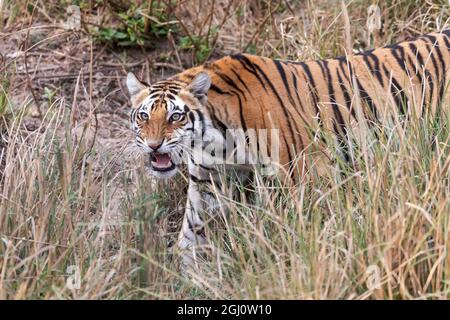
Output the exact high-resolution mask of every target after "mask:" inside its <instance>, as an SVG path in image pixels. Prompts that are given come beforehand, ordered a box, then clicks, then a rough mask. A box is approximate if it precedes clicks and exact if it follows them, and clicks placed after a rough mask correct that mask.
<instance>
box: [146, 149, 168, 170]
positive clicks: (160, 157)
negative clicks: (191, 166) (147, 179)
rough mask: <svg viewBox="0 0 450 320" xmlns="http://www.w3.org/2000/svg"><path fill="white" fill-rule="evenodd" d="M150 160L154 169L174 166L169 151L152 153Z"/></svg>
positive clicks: (165, 168)
mask: <svg viewBox="0 0 450 320" xmlns="http://www.w3.org/2000/svg"><path fill="white" fill-rule="evenodd" d="M150 161H151V165H152V167H153V169H156V170H169V169H173V167H174V164H173V162H172V158H171V157H170V154H169V153H154V154H152V155H151V156H150Z"/></svg>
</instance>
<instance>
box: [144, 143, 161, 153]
mask: <svg viewBox="0 0 450 320" xmlns="http://www.w3.org/2000/svg"><path fill="white" fill-rule="evenodd" d="M162 144H163V141H160V142H156V143H155V142H151V143H148V144H147V145H148V146H149V148H150V149H153V151H156V150H158V149H159V148H160V147H161V145H162Z"/></svg>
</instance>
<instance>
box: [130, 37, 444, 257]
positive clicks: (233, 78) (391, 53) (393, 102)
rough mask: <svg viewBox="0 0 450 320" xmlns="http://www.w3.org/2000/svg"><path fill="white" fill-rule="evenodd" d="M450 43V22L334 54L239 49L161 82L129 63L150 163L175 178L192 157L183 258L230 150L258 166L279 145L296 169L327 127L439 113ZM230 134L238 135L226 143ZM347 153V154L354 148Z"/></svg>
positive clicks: (282, 160) (137, 127)
mask: <svg viewBox="0 0 450 320" xmlns="http://www.w3.org/2000/svg"><path fill="white" fill-rule="evenodd" d="M449 50H450V30H447V31H442V32H439V33H431V34H427V35H423V36H420V37H418V38H416V39H413V40H411V41H405V42H401V43H398V44H394V45H390V46H386V47H383V48H379V49H375V50H370V51H366V52H364V53H360V54H356V55H354V56H351V57H350V56H349V57H339V58H336V59H328V60H319V61H310V62H294V61H281V60H272V59H268V58H264V57H259V56H253V55H247V54H236V55H232V56H226V57H224V58H222V59H219V60H217V61H215V62H212V63H207V64H205V65H203V66H200V67H196V68H192V69H188V70H186V71H184V72H181V73H179V74H177V75H175V76H173V77H171V78H169V79H167V80H163V81H159V82H156V83H154V84H152V85H147V84H145V83H143V82H140V81H139V80H138V79H137V78H136V77H135V76H134V75H133V74H132V73H129V74H128V76H127V86H128V90H129V92H130V94H131V103H132V112H131V125H132V128H133V130H134V132H135V134H136V143H137V145H138V146H139V147H140V149H141V150H142V152H144V154H145V156H146V157H148V159H149V161H148V169H149V171H150V173H151V174H153V175H155V176H156V177H160V178H169V177H172V176H173V175H174V174H175V172H176V171H177V169H178V168H179V167H180V166H182V165H183V164H186V165H187V169H188V172H189V177H190V179H189V187H188V199H187V202H186V209H185V210H186V211H185V215H184V220H183V225H182V228H181V232H180V235H179V242H178V245H179V247H180V248H181V249H183V250H184V252H185V253H184V259H183V261H184V265H191V264H192V263H193V259H194V258H195V257H196V255H195V250H197V249H198V248H199V247H201V246H202V245H205V244H206V243H207V241H206V238H205V232H204V228H205V222H204V220H205V218H204V217H203V214H205V213H206V214H211V212H212V211H213V210H215V207H216V206H217V201H216V199H215V196H214V194H213V193H212V192H211V190H212V187H213V185H215V184H218V183H220V179H219V178H218V176H219V174H218V170H217V167H218V164H219V163H220V164H221V165H225V166H227V165H230V166H232V165H234V164H236V163H235V162H236V161H234V162H233V161H228V160H229V159H230V157H231V158H232V157H233V156H234V155H235V153H238V152H239V151H243V152H244V157H243V158H242V159H244V161H243V162H242V161H241V163H239V165H240V167H246V165H247V167H252V166H253V163H254V162H252V161H254V160H255V158H258V154H259V153H260V152H262V149H263V147H264V148H267V147H268V146H270V148H269V149H270V150H271V152H272V153H271V152H266V151H265V152H266V155H267V154H268V155H269V158H271V163H272V164H273V163H278V164H279V165H280V166H281V168H282V169H284V170H279V172H281V173H286V172H288V174H289V172H292V168H293V167H294V166H296V165H297V164H298V159H297V158H298V155H299V154H300V155H301V153H302V151H304V150H305V149H306V148H307V147H311V146H313V147H314V146H316V147H317V148H316V149H317V150H320V145H321V144H323V143H325V142H324V141H323V140H321V139H320V138H319V139H318V137H320V133H321V132H332V134H333V135H334V136H335V137H336V141H337V142H338V143H342V142H343V141H345V134H346V131H347V130H348V129H350V128H354V127H355V125H358V124H360V123H365V124H367V126H366V128H369V127H370V126H371V125H373V124H376V123H377V122H379V121H381V120H382V119H384V118H385V117H386V116H387V115H389V114H392V113H393V112H394V113H397V114H399V115H405V116H416V117H421V116H425V115H426V114H434V113H435V112H436V110H437V109H438V108H439V107H440V106H441V105H442V106H445V107H448V106H449V103H450V101H449V93H448V90H447V85H448V82H449V66H450V51H449ZM394 106H396V107H394ZM393 109H395V110H393ZM239 129H240V130H239ZM255 130H256V131H257V130H272V131H273V132H276V133H277V134H276V135H275V136H273V135H272V136H271V138H270V139H269V138H268V139H267V140H266V142H267V143H265V146H262V143H261V144H260V143H258V141H257V142H256V144H255V143H253V146H250V144H251V143H250V140H251V139H249V137H250V134H247V132H250V131H252V132H255ZM229 132H231V134H230V133H229ZM253 136H254V135H253ZM228 137H231V139H232V140H233V139H234V140H233V141H234V142H233V143H232V144H231V147H228V148H227V146H229V144H227V142H226V141H227V138H228ZM242 138H243V139H242ZM238 140H239V141H241V143H240V144H239V143H236V141H238ZM253 140H254V139H253ZM242 141H243V143H242ZM274 146H275V148H273V147H274ZM225 149H227V150H225ZM230 149H232V150H233V152H234V153H233V152H231V153H230V152H229V151H230ZM274 150H275V151H274ZM222 151H223V152H222ZM275 153H276V155H277V156H276V157H274V156H273V155H274V154H275ZM230 154H231V156H230ZM271 155H272V157H271ZM343 155H344V157H346V158H348V154H346V153H345V148H344V152H343ZM242 159H241V160H242ZM252 159H253V160H252ZM274 159H275V160H274ZM251 160H252V161H251ZM300 162H301V161H300ZM242 165H243V166H242ZM302 168H304V166H300V168H299V169H300V170H301V169H302ZM290 169H291V171H289V170H290ZM297 169H298V168H297ZM219 189H220V188H219Z"/></svg>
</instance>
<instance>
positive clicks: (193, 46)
mask: <svg viewBox="0 0 450 320" xmlns="http://www.w3.org/2000/svg"><path fill="white" fill-rule="evenodd" d="M218 32H219V30H218V28H217V27H211V29H210V30H209V32H208V35H207V36H197V35H188V36H184V37H181V38H180V48H181V50H190V51H192V54H193V56H194V61H195V63H197V64H201V63H203V62H205V60H206V59H207V58H208V56H209V55H210V53H211V51H212V50H213V47H212V45H211V42H210V41H209V39H211V38H214V37H215V36H216V35H217V33H218Z"/></svg>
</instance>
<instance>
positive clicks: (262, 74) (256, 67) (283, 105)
mask: <svg viewBox="0 0 450 320" xmlns="http://www.w3.org/2000/svg"><path fill="white" fill-rule="evenodd" d="M250 63H251V62H250ZM251 65H252V66H253V68H255V69H256V70H257V71H258V72H259V74H260V75H261V76H262V77H263V78H264V80H265V81H266V83H267V84H268V85H269V87H270V89H271V90H272V92H273V93H274V95H275V96H276V97H277V100H278V102H279V104H280V107H281V109H282V110H283V113H284V115H285V117H286V118H285V120H286V123H287V125H288V129H289V132H290V134H291V136H292V139H293V141H294V143H295V144H297V142H296V141H295V140H296V139H295V137H296V135H295V134H294V130H293V128H292V124H291V120H293V118H292V115H290V113H289V111H288V109H287V108H286V106H285V104H284V102H283V100H282V99H281V97H280V95H279V94H278V92H277V91H276V90H275V87H274V85H273V83H272V82H271V81H270V80H269V78H268V77H267V75H266V74H265V72H264V71H263V70H262V69H261V67H260V66H259V65H257V64H253V63H251ZM294 124H295V122H294ZM297 130H298V128H297ZM298 132H300V130H298Z"/></svg>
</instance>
